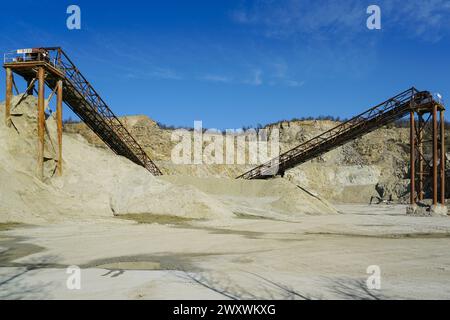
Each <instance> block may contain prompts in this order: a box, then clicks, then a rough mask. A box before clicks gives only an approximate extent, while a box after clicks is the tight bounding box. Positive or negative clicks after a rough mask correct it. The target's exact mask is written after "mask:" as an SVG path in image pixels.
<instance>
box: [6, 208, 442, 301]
mask: <svg viewBox="0 0 450 320" xmlns="http://www.w3.org/2000/svg"><path fill="white" fill-rule="evenodd" d="M336 208H337V209H338V210H339V212H340V214H332V215H317V216H310V215H308V216H304V217H302V219H299V220H298V221H289V222H288V221H279V220H273V219H260V218H255V217H236V218H234V219H230V220H227V221H226V223H224V222H217V224H213V223H211V221H191V220H186V219H171V218H167V219H164V218H163V217H161V216H158V217H155V220H154V221H153V220H152V219H149V218H148V217H147V218H146V219H141V218H140V217H139V215H132V216H129V217H127V216H124V217H121V218H97V219H95V220H92V219H91V218H90V219H85V220H79V221H70V222H63V223H55V224H49V225H40V226H32V225H9V226H4V227H2V228H0V253H1V254H0V266H1V267H0V299H31V298H33V299H36V298H46V299H47V298H48V299H81V298H84V299H106V298H108V299H111V298H112V299H330V298H337V299H399V298H406V299H425V298H426V299H449V298H450V250H449V249H448V248H449V247H450V219H449V218H448V217H411V216H406V215H405V207H404V206H401V205H395V206H394V205H392V206H391V205H374V206H368V205H337V206H336ZM123 218H125V219H123ZM70 265H77V266H79V267H80V268H81V289H79V290H69V289H68V288H67V286H66V281H67V279H68V277H69V274H67V273H66V271H67V270H66V268H67V267H68V266H70ZM371 265H377V266H379V267H380V270H381V289H380V290H369V289H368V288H367V286H366V279H367V277H368V276H369V274H367V273H366V271H367V268H368V266H371Z"/></svg>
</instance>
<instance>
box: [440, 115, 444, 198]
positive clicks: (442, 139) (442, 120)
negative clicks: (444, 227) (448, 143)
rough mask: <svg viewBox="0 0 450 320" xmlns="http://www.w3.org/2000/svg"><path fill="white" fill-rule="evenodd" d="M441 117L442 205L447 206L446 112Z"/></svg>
mask: <svg viewBox="0 0 450 320" xmlns="http://www.w3.org/2000/svg"><path fill="white" fill-rule="evenodd" d="M440 116H441V121H440V125H441V137H440V138H441V139H440V140H441V159H440V162H441V165H440V171H441V172H440V174H441V204H442V205H445V119H444V110H441V111H440Z"/></svg>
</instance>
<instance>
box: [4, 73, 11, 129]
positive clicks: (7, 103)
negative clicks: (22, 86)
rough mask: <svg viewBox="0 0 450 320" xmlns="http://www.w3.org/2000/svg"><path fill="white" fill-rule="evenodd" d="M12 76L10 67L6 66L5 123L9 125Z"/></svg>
mask: <svg viewBox="0 0 450 320" xmlns="http://www.w3.org/2000/svg"><path fill="white" fill-rule="evenodd" d="M12 88H13V78H12V70H11V68H6V100H5V124H6V125H7V126H8V127H10V126H11V100H12V95H13V92H12Z"/></svg>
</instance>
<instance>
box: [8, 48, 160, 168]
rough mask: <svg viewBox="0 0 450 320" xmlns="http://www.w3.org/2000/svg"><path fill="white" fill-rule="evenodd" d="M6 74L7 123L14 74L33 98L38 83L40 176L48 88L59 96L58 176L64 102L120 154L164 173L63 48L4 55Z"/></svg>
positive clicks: (19, 51)
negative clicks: (23, 80) (23, 82)
mask: <svg viewBox="0 0 450 320" xmlns="http://www.w3.org/2000/svg"><path fill="white" fill-rule="evenodd" d="M3 67H4V68H5V70H6V101H5V121H6V124H7V125H10V123H11V118H10V117H11V115H10V110H11V99H12V88H13V86H15V82H14V78H13V74H14V73H15V74H17V75H19V76H21V77H22V78H24V79H25V81H26V82H27V85H28V87H27V89H26V94H33V92H34V91H35V89H34V85H35V83H36V82H37V83H38V92H37V93H38V136H39V138H38V141H39V148H38V174H39V176H41V177H42V175H43V153H44V124H45V113H44V103H45V85H47V86H48V87H49V88H51V89H52V90H53V92H52V95H53V94H54V93H55V92H56V94H57V107H56V112H57V123H58V124H57V128H58V145H59V149H58V173H59V174H61V173H62V102H65V103H66V105H67V106H69V107H70V108H71V109H72V111H73V112H74V113H75V114H76V115H77V116H78V117H80V119H81V120H82V121H84V123H86V125H87V126H88V127H89V128H90V129H91V130H92V131H94V132H95V133H96V134H97V136H98V137H100V139H101V140H102V141H103V142H104V143H105V144H106V145H108V146H109V147H110V148H111V150H113V151H114V152H115V153H116V154H118V155H121V156H124V157H126V158H128V159H130V160H131V161H133V162H134V163H136V164H138V165H141V166H143V167H144V168H146V169H147V170H148V171H150V172H151V173H152V174H153V175H161V174H162V173H161V171H160V170H159V169H158V167H157V166H156V165H155V164H154V163H153V161H152V160H151V159H150V158H149V157H148V155H147V154H146V152H145V151H144V150H143V148H142V147H141V146H140V145H139V143H138V142H137V141H136V140H135V139H134V137H133V136H132V135H131V134H130V132H129V131H128V130H127V129H126V128H125V126H124V125H123V124H122V123H121V121H120V120H119V119H118V118H117V117H116V115H115V114H114V113H113V112H112V111H111V109H110V108H109V107H108V105H107V104H106V103H105V101H104V100H103V99H102V98H101V96H100V95H99V94H98V93H97V91H95V89H94V88H93V87H92V85H91V84H90V83H89V82H88V81H87V80H86V78H85V77H84V76H83V75H82V74H81V72H80V70H79V69H78V68H77V67H76V66H75V64H74V63H73V62H72V61H71V60H70V58H69V57H68V56H67V54H66V53H65V52H64V51H63V50H62V49H61V48H59V47H51V48H33V49H20V50H16V51H13V52H10V53H6V54H5V55H4V64H3ZM16 90H17V89H16Z"/></svg>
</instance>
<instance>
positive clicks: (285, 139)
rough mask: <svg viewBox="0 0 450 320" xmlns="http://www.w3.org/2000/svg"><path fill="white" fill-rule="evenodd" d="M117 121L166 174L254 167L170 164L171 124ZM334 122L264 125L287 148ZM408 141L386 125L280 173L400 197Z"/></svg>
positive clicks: (356, 197)
mask: <svg viewBox="0 0 450 320" xmlns="http://www.w3.org/2000/svg"><path fill="white" fill-rule="evenodd" d="M121 121H122V122H123V123H124V124H125V125H126V127H127V128H128V130H129V131H130V132H131V134H133V136H134V137H135V138H136V139H137V140H138V141H139V142H140V143H141V144H142V145H143V147H144V148H145V150H146V152H147V153H148V154H149V155H150V157H151V158H152V159H154V160H155V162H156V163H157V164H158V166H159V167H160V168H161V169H162V170H163V171H164V172H165V173H166V174H188V175H193V176H216V177H217V176H227V177H236V176H237V175H239V174H241V173H243V172H245V171H246V170H248V169H251V168H252V167H253V165H175V164H173V163H172V162H171V161H170V159H171V158H170V156H171V152H172V149H173V147H174V146H175V144H176V142H173V141H171V133H172V130H170V129H162V128H160V127H159V126H158V124H157V123H156V122H155V121H153V120H151V119H150V118H148V117H147V116H129V117H123V118H121ZM337 124H338V122H334V121H329V120H323V121H319V120H308V121H283V122H279V123H276V124H272V125H270V126H268V127H266V128H267V129H268V131H269V132H272V130H273V129H279V135H280V148H281V151H286V150H289V149H290V148H292V147H295V146H296V145H298V144H300V143H301V142H303V141H306V140H307V139H310V138H312V137H314V136H316V135H317V134H320V133H321V132H324V131H326V130H328V129H330V128H332V127H334V126H336V125H337ZM65 130H66V132H68V133H79V134H81V135H82V136H84V137H85V138H86V139H87V140H88V141H89V142H90V143H92V144H94V145H96V146H99V147H105V145H104V144H103V143H102V142H101V141H100V140H99V139H98V138H97V137H96V136H95V134H94V133H92V132H91V131H90V130H89V129H88V128H87V127H86V126H85V125H84V124H82V123H72V124H66V126H65ZM269 134H270V133H269ZM408 143H409V129H407V128H394V127H393V126H391V127H385V128H382V129H379V130H376V131H374V132H372V133H370V134H368V135H366V136H364V137H362V138H359V139H356V140H354V141H352V142H350V143H348V144H346V145H344V146H342V147H340V148H338V149H335V150H333V151H331V152H329V153H327V154H325V155H323V156H321V157H319V158H317V159H314V160H312V161H310V162H308V163H305V164H303V165H301V166H298V167H296V168H294V169H291V170H289V171H288V172H286V175H285V178H286V179H289V180H291V181H293V182H295V183H297V184H298V185H299V186H301V187H303V188H305V189H307V190H308V191H310V192H312V193H315V194H320V195H321V196H323V197H325V198H328V199H330V200H333V201H337V202H364V203H367V202H369V201H371V199H373V200H374V201H376V202H378V201H380V200H384V201H397V202H398V201H400V202H402V201H405V200H406V199H408V196H409V194H408V189H409V178H408V172H409V146H408Z"/></svg>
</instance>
